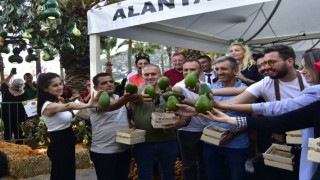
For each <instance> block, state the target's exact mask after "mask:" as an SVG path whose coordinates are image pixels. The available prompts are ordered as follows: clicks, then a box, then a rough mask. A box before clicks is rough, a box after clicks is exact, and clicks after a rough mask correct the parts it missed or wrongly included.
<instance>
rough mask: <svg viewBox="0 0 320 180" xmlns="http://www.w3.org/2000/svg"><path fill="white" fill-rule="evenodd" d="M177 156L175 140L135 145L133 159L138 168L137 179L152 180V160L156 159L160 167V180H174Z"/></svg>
mask: <svg viewBox="0 0 320 180" xmlns="http://www.w3.org/2000/svg"><path fill="white" fill-rule="evenodd" d="M177 155H178V145H177V141H176V140H171V141H164V142H145V143H140V144H135V145H134V157H135V160H136V162H137V166H138V179H139V180H151V179H152V174H153V165H154V160H155V159H156V158H157V159H158V161H159V163H160V167H161V177H162V179H163V180H174V179H175V162H176V159H177Z"/></svg>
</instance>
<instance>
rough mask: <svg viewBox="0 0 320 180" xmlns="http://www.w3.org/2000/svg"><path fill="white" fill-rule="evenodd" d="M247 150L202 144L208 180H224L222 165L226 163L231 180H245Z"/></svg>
mask: <svg viewBox="0 0 320 180" xmlns="http://www.w3.org/2000/svg"><path fill="white" fill-rule="evenodd" d="M248 151H249V149H248V148H239V149H238V148H227V147H221V146H216V145H212V144H207V143H205V144H204V151H203V155H204V159H205V167H206V174H207V177H208V180H224V179H226V177H224V173H225V169H224V166H225V165H224V164H225V161H227V163H228V166H229V174H230V176H231V179H232V180H245V179H246V171H245V162H246V159H247V158H248Z"/></svg>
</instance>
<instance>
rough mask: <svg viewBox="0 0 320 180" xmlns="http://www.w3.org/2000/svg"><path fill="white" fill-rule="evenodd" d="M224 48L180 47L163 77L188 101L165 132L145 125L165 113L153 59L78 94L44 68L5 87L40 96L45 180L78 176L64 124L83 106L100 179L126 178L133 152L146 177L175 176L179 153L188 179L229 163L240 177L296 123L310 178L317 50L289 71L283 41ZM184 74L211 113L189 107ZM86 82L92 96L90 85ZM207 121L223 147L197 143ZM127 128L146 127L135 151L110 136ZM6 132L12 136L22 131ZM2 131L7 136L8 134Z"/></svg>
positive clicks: (142, 58)
mask: <svg viewBox="0 0 320 180" xmlns="http://www.w3.org/2000/svg"><path fill="white" fill-rule="evenodd" d="M226 54H227V55H226V56H222V57H219V58H217V59H211V58H210V57H209V56H207V55H203V56H199V57H198V58H197V59H186V56H185V55H184V54H183V53H176V54H174V55H173V57H172V58H173V68H172V69H170V70H168V71H166V72H164V73H163V76H166V77H168V78H169V79H170V87H169V88H168V90H170V91H174V92H176V93H180V94H183V95H184V96H185V99H183V100H182V99H181V100H180V101H181V104H178V105H177V106H178V107H179V110H178V111H177V112H175V117H174V118H173V121H172V122H171V123H168V124H166V125H165V127H164V128H154V127H153V126H152V124H151V116H152V113H153V112H166V111H167V110H166V106H167V105H166V102H165V100H164V98H163V96H162V94H163V92H162V91H161V90H160V88H159V85H158V80H159V79H160V77H161V76H162V73H161V70H160V68H159V67H158V66H157V65H154V64H150V57H149V55H147V54H145V53H139V54H138V55H137V56H136V57H135V58H136V61H135V62H136V66H137V71H136V72H135V73H132V74H130V75H128V76H127V77H126V78H125V79H124V81H123V82H122V83H121V85H120V86H118V87H116V84H115V82H114V80H113V78H112V75H111V74H108V73H98V74H97V75H96V76H94V77H93V79H92V81H88V82H86V84H85V85H86V87H87V90H86V92H84V93H83V94H81V93H80V92H79V90H76V89H74V90H72V91H70V90H68V87H67V86H66V85H65V84H64V82H63V80H62V79H61V78H60V77H59V75H57V74H55V73H44V74H40V75H39V76H38V79H37V83H34V82H33V80H32V76H31V77H30V75H31V74H28V73H27V74H25V76H24V79H25V82H24V81H23V80H21V79H16V80H13V81H12V83H11V84H9V80H10V79H11V78H12V76H13V75H12V74H10V75H9V76H8V77H7V78H6V80H5V81H4V82H3V83H2V85H1V91H2V95H3V98H4V100H6V101H24V100H27V99H33V98H35V97H37V101H38V103H37V114H38V116H42V117H43V119H44V122H45V124H46V126H47V128H48V132H49V133H50V138H51V139H50V144H49V146H48V156H49V159H50V160H51V163H52V169H51V179H59V180H61V179H66V180H67V179H68V180H70V179H75V147H74V145H75V136H74V134H73V132H72V128H71V127H70V122H71V120H72V119H73V117H72V113H71V112H70V111H71V110H81V109H87V111H88V113H89V116H90V122H91V126H92V144H91V147H90V158H91V160H92V162H93V164H94V168H95V171H96V175H97V178H98V179H99V180H102V179H120V180H122V179H123V180H125V179H128V176H129V165H130V160H131V155H133V157H134V159H135V161H136V163H137V167H138V179H141V180H150V179H152V177H153V175H154V173H155V172H154V171H155V169H156V170H157V171H159V174H160V176H161V178H162V179H164V180H173V179H175V162H176V160H177V158H178V157H180V158H181V159H182V178H183V179H184V180H189V179H190V180H196V179H197V180H206V179H208V180H214V179H226V177H225V172H226V170H225V168H228V170H227V171H228V173H229V177H230V178H231V179H233V180H238V179H239V180H245V179H246V171H247V172H251V173H252V172H253V171H254V168H253V167H252V161H251V159H252V157H254V156H255V155H257V154H258V153H261V152H264V151H265V150H266V149H267V148H268V147H269V146H270V145H271V143H273V142H279V141H280V143H283V141H282V140H279V139H277V138H274V136H275V134H274V133H273V132H277V133H279V132H286V131H289V130H297V129H302V137H303V142H302V145H301V158H300V169H299V179H300V180H309V179H312V178H314V176H315V175H316V174H317V173H316V172H318V171H316V170H317V167H318V164H317V163H314V162H311V161H308V160H307V150H308V138H310V137H312V138H314V137H318V136H319V134H320V131H319V123H318V120H317V119H318V118H319V117H318V115H319V113H318V112H319V111H318V108H319V101H318V99H319V92H320V91H319V88H318V87H319V85H317V84H319V75H320V68H318V67H320V65H319V62H320V50H316V49H315V50H310V51H307V52H306V53H305V54H304V55H303V58H302V61H301V71H299V70H296V69H295V68H294V65H295V61H296V55H295V52H294V50H293V49H292V48H291V47H290V46H287V45H273V46H270V47H267V48H265V49H264V51H263V52H261V53H258V54H254V55H252V54H251V51H250V49H249V47H248V46H247V45H245V44H244V42H242V41H235V42H233V43H231V45H230V47H229V48H228V50H227V52H226ZM314 64H316V66H314ZM189 73H194V74H195V75H196V76H197V78H198V85H199V84H200V83H202V84H206V85H207V86H208V87H209V88H210V89H211V90H212V92H211V95H210V97H211V103H212V106H213V107H214V108H213V109H212V111H208V112H207V113H206V114H198V113H197V112H196V111H195V109H194V105H195V102H196V100H197V98H198V97H199V94H198V90H197V89H198V88H194V89H190V88H188V87H186V84H185V81H184V79H185V77H186V76H187V75H188V74H189ZM128 82H130V83H133V84H135V85H136V86H137V87H138V92H137V93H133V94H129V93H127V92H125V91H124V86H125V84H126V83H128ZM91 85H92V88H93V89H94V90H95V91H96V92H95V93H93V92H91V91H90V89H91ZM147 86H153V87H154V88H155V91H156V96H155V97H150V96H149V95H148V94H145V93H144V90H145V88H146V87H147ZM102 92H106V93H108V95H109V96H110V99H111V104H110V105H109V106H108V107H105V108H104V107H101V106H100V105H99V103H98V101H99V96H100V94H101V93H102ZM117 92H121V93H117ZM61 97H64V99H65V101H64V103H62V102H61ZM18 98H19V99H18ZM66 99H67V100H68V101H66ZM248 103H250V104H248ZM304 106H305V107H304ZM3 108H4V107H3ZM299 108H301V109H299ZM220 110H224V112H221V111H220ZM290 111H292V112H290ZM272 116H274V117H272ZM7 122H8V120H6V121H5V123H7ZM11 123H12V122H11ZM17 123H19V122H17ZM209 125H214V126H218V127H222V128H225V129H227V132H226V133H225V136H224V137H223V138H222V139H221V141H220V144H219V145H214V144H210V143H206V142H204V141H202V140H201V135H202V131H203V129H204V128H205V127H206V126H209ZM129 127H135V128H137V129H143V130H145V131H146V135H145V142H143V143H138V144H135V145H134V146H133V148H130V146H129V145H125V144H121V143H117V142H115V139H116V131H117V130H121V129H128V128H129ZM6 128H9V127H6ZM255 130H256V131H257V132H255ZM12 131H13V133H14V135H15V136H16V135H17V136H18V133H19V130H18V129H13V130H12ZM5 136H6V138H10V134H6V135H5ZM250 163H251V166H250ZM294 178H296V179H298V177H294Z"/></svg>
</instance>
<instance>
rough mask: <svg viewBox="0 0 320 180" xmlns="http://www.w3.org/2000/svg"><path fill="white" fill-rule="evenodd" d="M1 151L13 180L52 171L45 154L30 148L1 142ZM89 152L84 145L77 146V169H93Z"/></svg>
mask: <svg viewBox="0 0 320 180" xmlns="http://www.w3.org/2000/svg"><path fill="white" fill-rule="evenodd" d="M0 150H1V151H3V152H4V153H5V154H6V156H7V158H8V172H9V176H10V178H12V179H21V178H29V177H34V176H38V175H43V174H49V173H50V171H51V162H50V160H49V158H48V156H47V155H46V151H45V152H40V151H38V150H32V149H31V148H29V147H28V146H24V145H17V144H12V143H7V142H4V141H0ZM91 167H92V163H91V161H90V156H89V151H88V149H87V148H86V147H85V146H83V145H76V168H77V169H85V168H91Z"/></svg>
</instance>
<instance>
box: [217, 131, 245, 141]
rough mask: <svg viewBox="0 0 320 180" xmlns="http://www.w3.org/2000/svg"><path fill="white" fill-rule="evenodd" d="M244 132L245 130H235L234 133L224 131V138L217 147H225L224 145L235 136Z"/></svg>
mask: <svg viewBox="0 0 320 180" xmlns="http://www.w3.org/2000/svg"><path fill="white" fill-rule="evenodd" d="M244 131H246V129H244V128H241V129H237V130H235V131H229V130H228V131H226V132H225V133H224V136H223V137H222V139H221V140H220V143H219V145H225V144H227V143H229V142H230V141H231V140H232V139H233V138H234V137H235V136H237V135H238V134H240V133H243V132H244Z"/></svg>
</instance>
